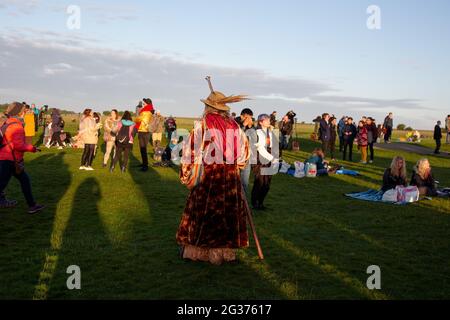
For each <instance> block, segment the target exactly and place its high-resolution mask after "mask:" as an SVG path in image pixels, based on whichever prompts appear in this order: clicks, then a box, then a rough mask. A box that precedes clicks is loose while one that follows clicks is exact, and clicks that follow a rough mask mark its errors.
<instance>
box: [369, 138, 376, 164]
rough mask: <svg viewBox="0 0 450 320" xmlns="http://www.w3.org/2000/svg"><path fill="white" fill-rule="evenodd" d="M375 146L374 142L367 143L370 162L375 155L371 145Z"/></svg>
mask: <svg viewBox="0 0 450 320" xmlns="http://www.w3.org/2000/svg"><path fill="white" fill-rule="evenodd" d="M374 144H375V142H372V143H369V144H368V147H369V152H370V160H371V161H373V158H374V155H375V150H374V149H373V145H374Z"/></svg>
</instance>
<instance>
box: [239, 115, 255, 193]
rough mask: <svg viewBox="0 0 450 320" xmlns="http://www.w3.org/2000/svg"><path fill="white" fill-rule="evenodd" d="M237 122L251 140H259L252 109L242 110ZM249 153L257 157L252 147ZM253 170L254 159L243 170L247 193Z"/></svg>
mask: <svg viewBox="0 0 450 320" xmlns="http://www.w3.org/2000/svg"><path fill="white" fill-rule="evenodd" d="M236 122H237V123H238V124H239V127H240V128H241V130H242V131H244V133H245V135H246V137H247V139H248V140H249V141H257V136H256V128H255V124H254V122H253V111H252V110H251V109H249V108H245V109H244V110H242V112H241V116H240V117H238V118H237V119H236ZM249 153H250V159H252V157H253V156H255V157H256V155H253V154H252V148H249ZM255 159H256V158H255ZM255 159H253V162H256V161H255ZM251 170H252V161H249V162H248V163H247V165H246V166H245V167H244V168H243V169H242V170H241V182H242V186H243V187H244V192H245V193H246V194H247V193H248V191H249V190H248V185H249V181H250V173H251Z"/></svg>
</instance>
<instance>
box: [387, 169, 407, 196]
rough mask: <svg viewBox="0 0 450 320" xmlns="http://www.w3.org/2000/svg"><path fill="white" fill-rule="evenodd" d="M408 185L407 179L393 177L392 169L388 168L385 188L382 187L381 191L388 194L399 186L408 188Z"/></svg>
mask: <svg viewBox="0 0 450 320" xmlns="http://www.w3.org/2000/svg"><path fill="white" fill-rule="evenodd" d="M406 185H407V183H406V179H404V178H402V177H396V176H394V175H392V173H391V168H387V169H386V171H384V175H383V186H382V187H381V191H383V192H386V191H388V190H391V189H395V187H397V186H405V187H406Z"/></svg>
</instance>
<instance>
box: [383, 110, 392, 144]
mask: <svg viewBox="0 0 450 320" xmlns="http://www.w3.org/2000/svg"><path fill="white" fill-rule="evenodd" d="M393 129H394V115H393V114H392V112H391V113H389V114H388V116H387V117H386V118H385V119H384V123H383V132H384V142H385V143H390V141H391V137H392V130H393Z"/></svg>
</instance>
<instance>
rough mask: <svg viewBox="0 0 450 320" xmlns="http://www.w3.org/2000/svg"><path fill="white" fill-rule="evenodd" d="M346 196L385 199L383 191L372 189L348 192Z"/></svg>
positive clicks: (363, 198)
mask: <svg viewBox="0 0 450 320" xmlns="http://www.w3.org/2000/svg"><path fill="white" fill-rule="evenodd" d="M345 196H347V197H349V198H352V199H357V200H364V201H372V202H381V201H382V199H383V191H379V190H373V189H371V190H368V191H364V192H357V193H347V194H346V195H345Z"/></svg>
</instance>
